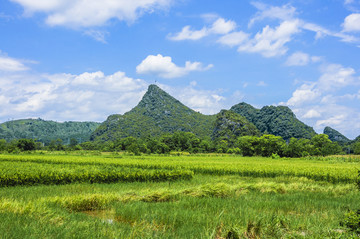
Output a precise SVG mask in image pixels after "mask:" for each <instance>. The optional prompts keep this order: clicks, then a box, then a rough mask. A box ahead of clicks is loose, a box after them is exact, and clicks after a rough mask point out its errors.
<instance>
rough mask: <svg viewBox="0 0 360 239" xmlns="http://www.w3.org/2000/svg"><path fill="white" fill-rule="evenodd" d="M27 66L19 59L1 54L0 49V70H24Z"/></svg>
mask: <svg viewBox="0 0 360 239" xmlns="http://www.w3.org/2000/svg"><path fill="white" fill-rule="evenodd" d="M28 69H29V68H28V67H27V66H25V65H24V64H23V63H22V62H21V61H20V60H18V59H15V58H11V57H8V56H5V55H2V54H1V51H0V71H9V72H15V71H26V70H28Z"/></svg>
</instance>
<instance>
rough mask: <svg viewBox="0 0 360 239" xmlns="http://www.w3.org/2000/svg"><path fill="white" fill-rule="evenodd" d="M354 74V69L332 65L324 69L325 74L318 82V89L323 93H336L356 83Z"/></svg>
mask: <svg viewBox="0 0 360 239" xmlns="http://www.w3.org/2000/svg"><path fill="white" fill-rule="evenodd" d="M354 74H355V70H354V69H353V68H350V67H348V68H345V67H343V66H341V65H338V64H330V65H328V66H326V67H325V68H324V69H323V74H322V75H321V77H320V79H319V81H318V88H319V89H321V90H322V91H334V90H338V89H339V88H341V87H345V86H348V85H352V84H353V83H355V77H354Z"/></svg>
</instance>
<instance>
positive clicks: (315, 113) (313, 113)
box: [302, 109, 321, 119]
mask: <svg viewBox="0 0 360 239" xmlns="http://www.w3.org/2000/svg"><path fill="white" fill-rule="evenodd" d="M319 117H321V114H320V113H319V112H318V111H317V110H314V109H311V110H309V111H308V112H306V114H304V115H303V117H302V118H304V119H312V118H319Z"/></svg>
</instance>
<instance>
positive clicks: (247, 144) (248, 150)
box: [235, 136, 259, 156]
mask: <svg viewBox="0 0 360 239" xmlns="http://www.w3.org/2000/svg"><path fill="white" fill-rule="evenodd" d="M258 145H259V137H256V136H242V137H239V138H238V140H237V143H236V145H235V146H237V147H238V148H239V149H240V150H241V152H242V154H243V155H244V156H254V155H256V154H258Z"/></svg>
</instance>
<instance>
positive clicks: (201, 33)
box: [168, 26, 209, 41]
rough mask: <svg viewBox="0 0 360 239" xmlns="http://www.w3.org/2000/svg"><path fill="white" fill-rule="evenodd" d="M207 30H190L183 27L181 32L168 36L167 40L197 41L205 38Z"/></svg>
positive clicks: (187, 27) (188, 27)
mask: <svg viewBox="0 0 360 239" xmlns="http://www.w3.org/2000/svg"><path fill="white" fill-rule="evenodd" d="M208 34H209V33H208V29H207V28H205V27H204V28H202V29H201V30H191V29H190V26H185V27H183V29H182V30H181V32H178V33H176V34H175V35H173V36H171V35H169V36H168V38H169V39H170V40H173V41H183V40H199V39H201V38H204V37H205V36H207V35H208Z"/></svg>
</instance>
